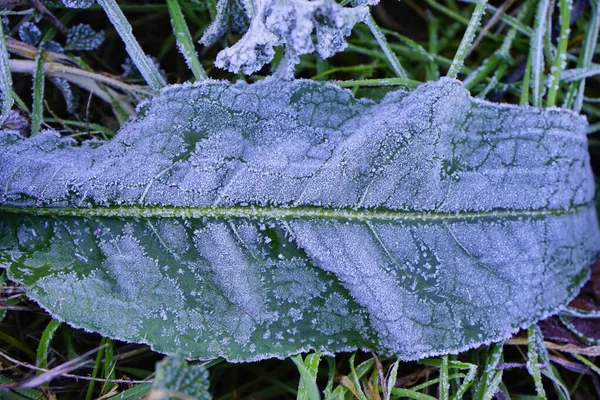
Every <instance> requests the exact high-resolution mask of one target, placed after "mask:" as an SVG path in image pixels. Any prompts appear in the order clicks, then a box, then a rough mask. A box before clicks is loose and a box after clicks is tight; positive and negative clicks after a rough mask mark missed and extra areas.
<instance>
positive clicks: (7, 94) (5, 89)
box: [0, 23, 14, 125]
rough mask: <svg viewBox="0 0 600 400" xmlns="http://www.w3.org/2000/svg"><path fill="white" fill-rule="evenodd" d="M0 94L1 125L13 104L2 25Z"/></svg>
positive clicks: (0, 32)
mask: <svg viewBox="0 0 600 400" xmlns="http://www.w3.org/2000/svg"><path fill="white" fill-rule="evenodd" d="M0 92H1V93H0V96H2V98H1V99H0V101H2V105H1V106H0V125H2V124H3V123H4V121H5V120H6V117H8V112H9V111H10V109H11V108H12V106H13V103H14V99H13V97H12V76H11V73H10V68H9V66H8V50H7V48H6V43H5V42H4V31H3V28H2V23H0Z"/></svg>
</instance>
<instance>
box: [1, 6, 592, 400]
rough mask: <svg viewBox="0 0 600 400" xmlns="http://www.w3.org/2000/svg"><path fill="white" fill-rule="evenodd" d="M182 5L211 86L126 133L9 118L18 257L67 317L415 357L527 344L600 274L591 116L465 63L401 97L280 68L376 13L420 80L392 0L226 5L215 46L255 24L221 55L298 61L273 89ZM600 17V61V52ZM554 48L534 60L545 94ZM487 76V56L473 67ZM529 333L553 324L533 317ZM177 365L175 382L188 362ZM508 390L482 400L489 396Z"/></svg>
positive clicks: (241, 355) (123, 328) (13, 260)
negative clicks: (207, 58)
mask: <svg viewBox="0 0 600 400" xmlns="http://www.w3.org/2000/svg"><path fill="white" fill-rule="evenodd" d="M66 3H69V4H72V3H74V2H66ZM78 3H79V2H78ZM86 3H88V2H86ZM98 3H99V4H100V5H101V6H102V7H103V8H104V9H105V10H106V12H107V14H108V16H109V18H110V20H111V21H112V22H113V24H114V25H115V28H116V29H117V31H118V33H119V34H120V35H121V37H122V38H123V40H124V42H125V43H126V46H127V51H128V52H129V54H130V56H131V58H130V59H129V60H128V61H126V64H125V67H126V69H127V70H129V72H132V71H133V70H134V68H133V66H134V65H135V66H136V67H137V68H138V69H139V71H141V74H142V75H143V76H144V78H145V79H146V81H147V82H148V84H149V85H150V86H151V87H152V88H154V89H160V88H161V87H162V86H163V85H164V80H163V79H162V77H161V76H160V73H159V68H160V67H159V66H158V65H157V64H156V63H154V62H152V60H151V59H149V58H148V57H147V56H146V55H145V54H144V53H143V52H142V50H141V48H140V46H139V43H137V41H136V40H135V37H134V36H133V34H132V31H131V26H130V25H129V24H128V22H127V21H126V19H125V17H124V15H123V13H122V12H121V10H120V9H119V7H118V4H117V3H116V2H115V1H114V0H99V1H98ZM167 3H168V10H169V13H170V16H171V18H172V24H173V29H174V31H175V33H176V40H177V41H178V45H179V49H180V51H181V52H182V54H183V55H184V57H185V60H186V63H187V65H188V66H189V67H190V68H196V70H195V71H194V75H195V77H196V79H198V80H200V81H201V82H199V83H197V84H195V85H189V84H186V85H173V86H169V87H167V88H164V89H163V90H162V91H160V93H159V94H157V96H155V98H153V99H151V100H149V101H148V102H145V103H144V104H143V105H141V106H140V107H139V109H138V111H139V114H138V116H137V117H135V118H133V119H131V120H130V121H129V123H127V124H126V125H125V126H123V127H122V128H121V130H120V131H119V133H118V134H117V135H116V137H115V138H114V139H113V140H112V141H110V142H106V143H101V142H97V141H93V142H84V143H81V144H80V143H77V142H75V141H74V140H67V139H62V138H60V136H59V135H58V134H57V133H56V132H54V131H51V130H46V131H42V132H41V133H39V134H37V135H35V136H34V137H32V138H29V139H25V138H23V137H21V136H19V135H18V134H17V133H16V132H13V131H4V132H2V133H1V134H0V164H1V165H3V166H4V167H5V168H4V169H0V215H1V216H2V218H0V234H1V235H2V240H0V263H2V264H3V265H5V266H6V268H7V271H8V274H9V276H10V277H11V278H12V279H14V280H16V281H18V282H21V284H22V285H23V286H24V287H25V288H26V289H27V291H28V295H29V296H30V297H31V298H33V299H35V300H36V301H38V302H39V303H40V304H41V305H42V306H43V307H45V308H47V309H48V310H49V311H50V312H51V313H52V314H53V315H55V316H56V317H57V318H59V319H64V320H66V321H67V322H69V323H70V324H72V325H74V326H77V327H83V328H86V329H88V330H92V331H98V332H101V333H102V334H104V335H107V336H110V337H115V338H119V339H123V340H127V341H135V342H141V343H149V344H151V345H152V346H153V347H154V348H155V349H157V350H160V351H163V352H167V353H177V354H178V357H180V355H181V354H180V352H183V353H184V355H185V356H187V357H192V358H213V357H226V358H227V359H230V360H257V359H262V358H267V357H284V356H288V355H290V354H293V353H295V352H299V351H306V350H310V349H317V350H320V351H323V352H337V351H344V350H354V349H357V348H362V349H373V350H376V351H378V352H381V353H383V354H385V355H391V356H396V357H400V358H402V359H419V358H423V357H427V356H431V355H437V354H447V353H450V352H457V351H460V350H464V349H467V348H472V347H474V346H478V345H481V344H485V343H490V342H492V341H496V340H502V339H504V338H507V337H509V336H510V335H511V334H512V333H513V332H515V331H516V330H518V329H519V328H525V327H527V326H529V325H531V324H532V323H534V322H535V321H537V320H538V319H539V318H542V317H545V316H547V315H550V314H553V313H556V312H558V311H559V310H562V309H563V308H564V305H565V304H566V303H567V302H568V301H569V300H570V299H571V298H573V296H574V295H575V293H576V292H577V290H578V288H579V287H580V286H581V285H582V284H583V283H584V282H585V280H586V279H587V277H588V275H589V270H588V266H589V264H590V263H591V262H592V261H593V260H594V258H595V257H596V256H597V255H598V252H599V250H600V248H599V245H598V243H600V231H599V229H598V224H597V216H596V211H595V207H594V204H593V201H592V198H593V194H594V188H593V186H594V183H593V176H592V173H591V169H590V161H589V156H588V154H587V149H586V139H585V132H586V129H587V128H586V127H587V124H586V121H585V120H584V119H583V118H581V117H580V116H579V115H577V114H576V113H574V112H572V111H568V110H559V109H554V108H553V109H550V110H544V109H539V108H531V107H517V106H508V105H498V104H494V103H490V102H487V101H483V100H480V99H475V98H473V97H471V96H470V94H469V93H468V91H467V90H466V89H465V87H464V86H463V84H462V83H460V82H458V81H457V80H455V79H448V78H443V79H439V80H437V79H436V81H435V82H429V83H426V84H423V85H421V86H420V87H418V88H417V89H415V90H413V91H411V92H409V91H406V90H398V91H394V92H390V93H388V94H387V95H386V96H385V97H384V98H383V100H381V101H374V100H370V99H365V98H363V99H359V98H357V97H355V96H354V95H353V94H352V93H351V92H350V91H348V90H344V89H340V88H339V87H337V86H334V85H330V84H322V83H317V82H311V81H306V80H290V79H280V78H282V77H283V78H291V77H292V76H293V68H294V66H295V65H296V63H297V62H298V60H299V57H300V56H301V55H303V54H309V53H313V52H316V53H318V54H319V55H320V56H321V57H330V56H331V55H333V54H334V53H335V52H337V51H340V50H343V49H344V48H345V46H346V42H345V39H346V37H347V36H348V35H349V34H350V31H351V29H352V28H353V27H354V26H355V25H356V24H357V23H358V22H361V21H363V22H366V23H367V26H368V28H369V30H370V31H371V32H372V33H373V34H374V38H375V41H376V42H377V44H378V45H379V46H381V48H382V51H383V53H384V54H385V55H386V57H387V59H388V61H389V62H390V64H391V65H392V69H393V70H394V72H395V73H396V74H397V75H398V76H399V77H400V79H399V81H402V82H403V83H407V82H409V81H408V80H407V79H405V78H406V76H407V75H406V72H405V71H404V70H403V69H402V67H401V66H400V63H399V61H398V60H397V58H396V59H394V57H396V55H395V54H394V52H393V51H392V50H393V49H392V48H391V47H390V46H388V44H387V43H386V39H385V35H384V34H383V32H382V31H381V30H380V29H379V28H378V27H377V25H376V24H375V21H374V19H373V18H371V17H370V15H369V14H368V6H369V5H373V4H375V3H377V1H376V0H362V1H361V0H356V1H353V2H350V6H342V5H341V4H338V3H336V2H334V1H332V0H314V1H307V0H254V1H250V0H248V1H242V0H239V1H238V0H220V1H219V2H218V3H217V7H216V17H215V20H214V22H213V23H212V24H211V25H210V26H209V27H208V28H207V29H206V31H205V33H204V36H203V37H202V40H201V41H202V43H205V44H210V43H214V42H215V41H217V40H218V39H219V38H222V37H223V36H224V35H225V34H227V33H228V32H236V33H240V34H242V37H241V39H239V40H238V41H237V42H236V43H235V44H233V45H232V46H231V47H229V48H226V49H224V50H222V51H221V52H220V53H219V55H218V56H217V60H216V65H217V66H219V67H221V68H226V69H228V70H230V71H232V72H242V73H247V74H249V73H253V72H256V71H258V70H260V69H261V68H262V67H263V66H264V65H265V64H266V63H268V62H270V61H271V60H272V59H273V57H274V54H275V47H277V46H282V47H283V48H284V56H283V60H282V62H281V63H280V66H281V68H280V70H279V71H278V72H277V73H276V74H275V76H274V77H267V78H266V79H264V80H261V81H260V82H257V83H254V84H247V83H245V82H238V83H236V84H232V83H229V82H224V81H213V80H210V79H208V80H204V78H205V73H204V70H203V68H202V65H201V64H200V62H199V60H197V55H196V53H195V50H194V47H193V45H190V41H191V35H190V34H189V31H188V30H187V29H183V25H182V20H183V14H182V13H181V12H180V11H181V10H178V3H177V1H170V0H168V1H167ZM548 3H549V2H540V3H539V4H540V5H538V11H540V10H541V9H543V8H544V5H547V4H548ZM527 4H529V5H530V4H531V2H527V3H526V5H525V6H524V7H526V6H527ZM568 5H569V4H568V2H565V1H561V21H567V22H564V23H563V25H562V26H561V32H562V36H561V41H560V45H559V46H557V48H556V49H555V53H553V52H552V51H548V52H547V53H548V54H550V55H551V56H555V57H556V59H557V60H558V61H557V62H555V63H554V64H555V66H556V68H558V70H559V71H558V73H557V72H556V69H553V70H551V74H552V80H551V82H550V83H551V84H552V87H554V86H556V85H557V84H556V82H557V79H560V78H563V79H571V77H570V76H569V74H565V75H561V73H560V72H561V71H560V70H562V69H563V68H565V65H564V63H563V62H559V61H561V59H562V58H564V57H563V56H564V55H565V54H564V46H566V43H567V40H566V37H568V24H567V23H568V21H569V18H568V17H569V15H568V13H569V7H568ZM485 8H486V2H485V1H482V0H479V1H477V5H476V8H475V12H474V13H473V16H472V17H471V20H470V22H469V24H468V28H467V32H466V34H465V36H464V38H463V40H462V42H461V43H460V46H459V50H458V51H457V54H456V56H455V57H454V60H444V61H448V62H447V65H449V66H450V68H449V75H451V76H452V77H457V76H459V74H460V73H461V70H462V69H463V62H464V58H465V56H466V54H467V52H468V51H469V48H470V47H471V44H472V42H473V39H474V36H475V34H476V30H477V26H478V25H479V22H480V21H481V17H482V15H483V13H484V11H485ZM541 11H543V12H539V14H540V15H543V16H544V18H543V20H541V22H540V21H538V22H537V26H536V28H535V29H534V30H533V31H532V32H528V34H529V35H531V36H532V40H533V41H535V43H540V44H541V43H543V40H542V39H543V38H544V35H545V34H546V32H547V29H546V27H545V25H544V24H545V23H546V21H549V20H550V19H548V18H546V16H547V11H548V10H547V9H543V10H541ZM596 12H597V10H596ZM598 15H599V16H600V14H598ZM510 21H511V22H512V23H513V24H514V20H510ZM517 21H518V19H517ZM515 26H517V27H519V25H518V24H516V25H515ZM595 26H596V28H594V29H591V31H593V32H594V33H593V34H591V35H592V36H589V37H588V39H586V49H591V50H587V56H586V57H587V58H585V57H584V58H582V61H581V64H585V63H586V62H587V63H588V64H589V63H591V55H593V51H594V50H593V49H595V47H596V46H595V43H596V42H595V38H594V37H593V35H595V32H596V31H597V23H596V25H595ZM593 27H594V25H593V24H592V28H593ZM520 28H521V27H520ZM511 32H512V33H513V35H507V38H506V39H505V40H504V41H503V44H502V48H501V50H502V51H503V52H505V53H506V52H507V51H508V50H507V49H510V45H511V41H512V40H513V39H514V37H515V36H514V35H516V28H515V30H514V31H511ZM83 33H84V34H87V33H89V31H88V32H87V33H86V32H83ZM90 35H91V33H90ZM31 36H35V35H31V34H29V33H28V37H31ZM84 36H86V35H84ZM88 36H89V35H88ZM414 45H415V46H418V45H416V44H414ZM542 50H543V49H540V48H535V49H532V52H531V54H530V55H531V57H529V61H528V62H529V64H528V66H526V68H525V70H527V71H529V72H528V74H529V73H531V76H532V77H534V78H535V82H533V83H532V85H531V86H532V88H533V92H534V93H533V97H534V104H539V103H540V100H541V97H542V95H543V91H542V90H541V89H540V85H542V84H543V80H541V79H537V78H540V77H541V76H542V75H543V71H544V68H543V67H544V65H543V60H544V57H548V56H547V55H545V54H544V52H543V51H542ZM419 51H421V52H422V53H425V54H426V56H429V55H428V54H427V51H426V50H425V49H421V50H419ZM503 54H504V53H503ZM499 58H500V57H497V58H496V59H494V60H495V61H496V62H500V61H499V60H498V59H499ZM588 59H589V60H588ZM39 60H43V57H39ZM585 60H588V61H585ZM484 67H485V68H487V65H484ZM492 68H493V67H492ZM582 68H583V67H582ZM533 69H535V71H533ZM42 70H43V69H42ZM585 71H587V73H589V69H588V70H585ZM435 72H436V71H434V72H432V73H431V76H433V77H435V76H436V75H435ZM527 78H528V79H529V75H528V76H527ZM478 79H479V80H480V81H481V79H482V78H481V72H480V71H477V70H476V71H473V72H472V74H470V75H469V76H468V77H467V79H465V80H466V81H467V85H476V84H477V82H479V81H478ZM491 81H492V82H493V81H494V80H493V79H492V80H491ZM382 82H384V83H385V84H390V83H391V82H392V81H391V80H387V79H386V80H384V81H382ZM395 82H398V80H396V81H395ZM473 82H476V83H473ZM492 82H490V85H492ZM371 83H372V82H371ZM528 90H529V87H525V90H524V95H523V97H522V102H523V103H527V94H528V92H527V91H528ZM570 90H571V89H570ZM580 90H581V91H580V92H577V90H576V88H575V86H573V87H572V91H570V92H569V93H568V95H567V96H565V97H566V100H565V103H566V104H576V103H577V101H576V100H575V99H577V98H578V96H579V97H582V96H583V92H582V90H583V89H582V88H581V89H580ZM483 92H484V91H482V93H483ZM549 92H550V93H553V96H554V97H549V100H548V102H549V105H554V104H555V103H554V100H555V98H556V90H555V89H552V90H549ZM569 102H571V103H569ZM573 108H574V109H577V106H574V107H573ZM36 133H37V132H36ZM114 310H119V312H118V313H115V312H114ZM530 336H532V337H534V338H535V341H536V343H538V344H540V343H541V342H542V340H541V339H540V337H541V335H539V334H536V332H535V329H530ZM499 348H500V349H501V346H500V347H499ZM532 348H533V347H532ZM538 350H540V349H539V348H538V349H537V350H536V351H538ZM530 353H531V354H533V353H534V351H533V350H530ZM538 353H542V351H541V350H540V351H538ZM490 358H494V359H495V364H489V365H488V366H489V368H487V367H486V370H485V371H483V372H482V373H483V374H484V375H485V374H488V373H492V374H496V373H497V371H496V367H495V366H497V364H498V362H499V360H500V359H501V350H500V351H498V348H493V349H491V351H490ZM531 359H532V361H531V363H530V364H528V368H532V369H533V368H534V367H535V368H538V367H537V362H536V361H535V360H533V356H531ZM444 360H445V363H446V372H444V366H443V365H442V366H441V368H440V371H441V372H440V381H442V380H444V379H445V380H446V382H447V380H448V377H447V369H448V368H447V364H448V359H447V358H444ZM175 361H177V360H175ZM300 361H301V360H300ZM542 362H543V363H545V364H544V365H547V363H546V361H542ZM175 364H177V365H179V366H183V365H185V362H183V359H182V358H181V357H180V358H179V361H177V362H175ZM182 368H183V367H182ZM545 368H547V369H548V370H550V368H549V367H545ZM183 369H185V368H183ZM490 371H491V372H490ZM159 372H160V374H158V375H157V379H158V380H159V382H158V383H160V380H161V379H163V380H165V379H164V378H165V377H166V378H169V379H166V380H171V379H170V377H169V376H168V374H164V371H161V370H159ZM499 373H501V371H500V372H499ZM473 374H475V371H473ZM537 375H540V373H539V371H538V372H537ZM191 376H204V373H203V372H202V371H199V370H198V371H194V374H192V375H191ZM473 376H474V375H473ZM496 376H497V375H494V377H490V381H493V380H495V381H496V382H497V381H498V379H499V378H496ZM492 378H493V379H492ZM178 379H179V378H178ZM471 379H473V378H471ZM540 379H541V378H540ZM464 380H465V381H467V377H465V379H464ZM391 382H392V384H393V382H394V380H393V379H392V380H391ZM158 383H157V385H156V386H157V387H158V388H159V389H160V388H162V386H161V385H159V384H158ZM498 384H499V383H496V386H495V387H493V388H492V389H493V390H491V391H489V392H487V390H486V389H485V388H484V389H481V390H482V391H483V393H482V394H481V396H475V397H476V398H491V397H492V396H493V395H494V393H495V392H496V388H497V385H498ZM447 386H449V385H447ZM443 387H444V385H443V384H440V391H442V390H443ZM446 390H447V388H446ZM465 390H466V389H465ZM477 390H480V389H477ZM541 390H543V388H542V389H541ZM445 397H447V396H445ZM459 397H460V396H459Z"/></svg>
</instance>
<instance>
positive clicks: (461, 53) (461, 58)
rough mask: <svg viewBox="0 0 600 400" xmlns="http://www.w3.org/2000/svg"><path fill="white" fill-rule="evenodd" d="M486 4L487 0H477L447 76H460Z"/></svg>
mask: <svg viewBox="0 0 600 400" xmlns="http://www.w3.org/2000/svg"><path fill="white" fill-rule="evenodd" d="M486 5H487V0H478V1H477V5H476V6H475V10H474V11H473V14H472V15H471V19H470V20H469V25H467V30H466V31H465V34H464V36H463V38H462V40H461V42H460V45H459V46H458V50H457V51H456V54H455V55H454V59H453V60H452V64H451V65H450V69H449V70H448V74H446V76H448V77H449V78H454V79H456V77H458V74H459V73H460V71H461V69H462V67H463V65H464V63H465V57H466V55H467V52H468V51H469V48H470V47H471V43H473V40H474V39H475V32H477V27H478V26H479V24H480V22H481V17H483V14H484V12H485V6H486Z"/></svg>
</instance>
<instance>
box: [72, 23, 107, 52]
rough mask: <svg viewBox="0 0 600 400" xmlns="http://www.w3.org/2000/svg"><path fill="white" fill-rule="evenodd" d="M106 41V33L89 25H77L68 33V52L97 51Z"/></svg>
mask: <svg viewBox="0 0 600 400" xmlns="http://www.w3.org/2000/svg"><path fill="white" fill-rule="evenodd" d="M103 41H104V32H103V31H99V32H96V31H94V30H93V29H92V28H91V27H90V26H89V25H87V24H79V25H75V26H73V27H72V28H70V29H69V31H68V32H67V45H66V47H65V48H66V49H67V50H96V49H97V48H98V47H99V46H100V45H101V44H102V42H103Z"/></svg>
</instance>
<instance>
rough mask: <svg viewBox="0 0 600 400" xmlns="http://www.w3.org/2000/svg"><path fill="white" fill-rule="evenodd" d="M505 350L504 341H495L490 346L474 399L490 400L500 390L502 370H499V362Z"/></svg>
mask: <svg viewBox="0 0 600 400" xmlns="http://www.w3.org/2000/svg"><path fill="white" fill-rule="evenodd" d="M503 350H504V343H494V344H493V345H491V346H490V348H489V351H488V354H487V357H486V359H485V367H484V369H483V374H482V376H481V379H480V380H479V382H478V383H477V387H476V390H475V396H474V399H476V400H489V399H491V398H492V397H493V396H494V394H495V393H496V391H497V390H498V385H499V384H500V380H499V379H498V373H499V372H500V376H502V374H501V371H498V364H499V363H500V360H501V359H502V354H503Z"/></svg>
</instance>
